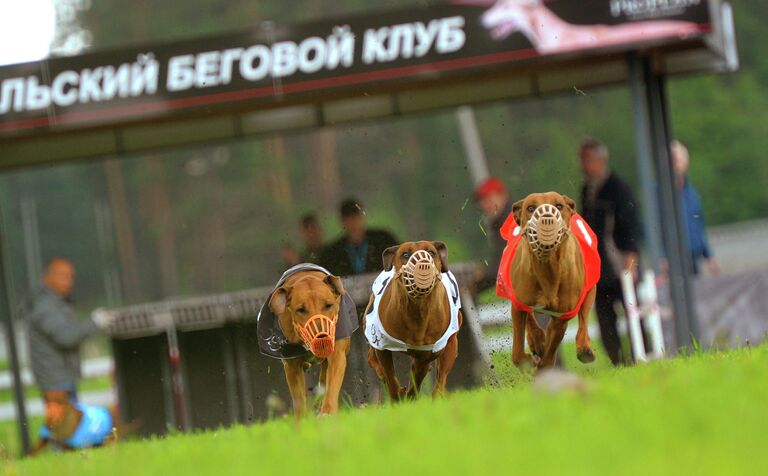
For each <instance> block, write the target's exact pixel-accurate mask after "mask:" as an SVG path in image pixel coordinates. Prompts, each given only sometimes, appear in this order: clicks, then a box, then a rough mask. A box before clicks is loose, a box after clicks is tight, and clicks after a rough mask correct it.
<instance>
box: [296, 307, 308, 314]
mask: <svg viewBox="0 0 768 476" xmlns="http://www.w3.org/2000/svg"><path fill="white" fill-rule="evenodd" d="M296 312H298V313H299V314H306V313H307V310H306V309H305V308H304V307H300V308H298V309H296Z"/></svg>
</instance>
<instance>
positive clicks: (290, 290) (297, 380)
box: [259, 268, 357, 417]
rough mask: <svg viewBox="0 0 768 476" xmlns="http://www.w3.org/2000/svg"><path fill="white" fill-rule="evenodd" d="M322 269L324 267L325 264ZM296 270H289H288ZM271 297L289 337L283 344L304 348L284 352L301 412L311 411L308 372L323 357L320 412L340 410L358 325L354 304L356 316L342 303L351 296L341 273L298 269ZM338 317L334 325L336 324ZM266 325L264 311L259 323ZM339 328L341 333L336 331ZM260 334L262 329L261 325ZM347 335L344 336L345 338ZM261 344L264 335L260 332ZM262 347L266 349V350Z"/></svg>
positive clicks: (295, 406)
mask: <svg viewBox="0 0 768 476" xmlns="http://www.w3.org/2000/svg"><path fill="white" fill-rule="evenodd" d="M319 269H322V268H319ZM290 271H291V270H289V271H288V272H286V275H288V274H289V273H290ZM281 281H282V282H281V283H280V285H279V287H277V289H275V291H274V292H273V293H272V296H271V298H270V300H269V303H268V305H269V309H270V310H271V311H272V312H273V313H274V314H275V315H276V316H277V318H278V321H279V328H280V329H281V330H282V333H283V334H284V339H285V341H286V342H282V343H278V347H282V348H283V349H289V348H291V347H293V348H294V349H296V348H298V349H299V352H298V353H295V352H294V353H290V351H286V352H285V353H283V354H282V355H280V356H276V355H273V354H268V355H272V356H273V357H277V358H281V359H282V362H283V369H284V371H285V378H286V380H287V382H288V389H289V390H290V393H291V399H292V400H293V411H294V414H295V415H296V417H300V416H301V415H302V414H303V413H305V412H306V406H307V397H306V395H307V388H306V383H305V380H304V371H305V370H306V369H307V368H308V367H309V366H310V365H311V364H312V363H316V362H318V361H320V363H321V365H322V367H321V370H320V383H321V384H324V385H325V396H324V399H323V403H322V406H321V407H320V412H321V413H325V414H332V413H336V412H337V411H338V409H339V392H340V391H341V384H342V382H343V381H344V373H345V370H346V368H347V353H348V352H349V345H350V337H349V336H350V335H351V333H352V332H353V331H354V330H355V329H356V328H357V319H356V316H355V313H354V303H352V318H351V319H350V317H349V310H348V309H347V307H348V306H346V305H344V306H342V302H343V298H346V299H347V300H349V301H351V299H349V297H348V296H345V292H344V285H343V284H342V282H341V278H339V277H338V276H333V275H330V273H327V272H325V270H323V271H319V270H309V271H298V272H294V273H293V274H290V275H288V276H287V277H285V275H284V280H281ZM331 322H333V324H331ZM262 326H264V323H263V321H262V316H261V315H260V316H259V327H260V328H261V327H262ZM337 327H338V329H339V331H340V334H341V335H339V334H337V333H336V329H337ZM259 333H260V336H261V333H262V330H261V329H260V330H259ZM339 337H343V338H339ZM259 340H260V345H261V340H262V339H261V337H260V339H259ZM262 352H264V350H263V349H262Z"/></svg>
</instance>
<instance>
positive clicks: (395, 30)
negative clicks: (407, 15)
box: [387, 23, 415, 59]
mask: <svg viewBox="0 0 768 476" xmlns="http://www.w3.org/2000/svg"><path fill="white" fill-rule="evenodd" d="M391 31H392V34H391V36H390V37H389V48H387V50H388V51H389V56H390V58H393V59H394V58H397V57H398V56H399V57H400V58H404V59H408V58H411V57H413V48H414V37H415V34H414V25H413V24H412V23H406V24H404V25H395V26H393V27H392V30H391ZM398 53H399V54H398Z"/></svg>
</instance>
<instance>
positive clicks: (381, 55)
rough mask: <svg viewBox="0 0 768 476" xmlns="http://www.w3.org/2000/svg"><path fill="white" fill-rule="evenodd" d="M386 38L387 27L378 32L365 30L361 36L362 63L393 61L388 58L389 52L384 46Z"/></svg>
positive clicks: (387, 33) (387, 34)
mask: <svg viewBox="0 0 768 476" xmlns="http://www.w3.org/2000/svg"><path fill="white" fill-rule="evenodd" d="M388 36H389V28H387V27H383V28H379V29H378V30H374V29H369V30H365V34H364V36H363V63H365V64H371V63H383V62H387V61H392V60H393V59H394V58H390V57H389V51H388V50H387V47H386V44H385V43H386V41H387V37H388Z"/></svg>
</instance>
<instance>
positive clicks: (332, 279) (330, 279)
mask: <svg viewBox="0 0 768 476" xmlns="http://www.w3.org/2000/svg"><path fill="white" fill-rule="evenodd" d="M325 284H327V285H328V286H330V287H331V289H333V292H335V293H336V294H337V295H338V296H343V295H344V293H345V292H346V291H345V290H344V283H342V282H341V278H340V277H338V276H333V275H328V276H326V277H325Z"/></svg>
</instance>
